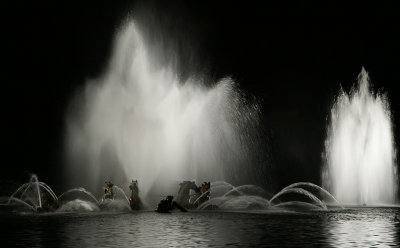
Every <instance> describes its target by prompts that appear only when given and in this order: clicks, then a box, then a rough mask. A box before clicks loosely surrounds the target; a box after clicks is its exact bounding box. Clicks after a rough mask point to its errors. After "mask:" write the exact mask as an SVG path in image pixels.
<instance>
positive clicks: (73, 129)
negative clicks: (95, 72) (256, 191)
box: [66, 21, 259, 200]
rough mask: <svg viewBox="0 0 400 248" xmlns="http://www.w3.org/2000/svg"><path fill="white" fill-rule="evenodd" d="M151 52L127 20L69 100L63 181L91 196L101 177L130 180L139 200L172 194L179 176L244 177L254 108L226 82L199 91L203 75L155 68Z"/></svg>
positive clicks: (203, 86) (255, 114) (165, 66)
mask: <svg viewBox="0 0 400 248" xmlns="http://www.w3.org/2000/svg"><path fill="white" fill-rule="evenodd" d="M153 46H157V44H155V45H154V44H152V45H150V44H149V43H148V42H146V39H145V38H144V37H143V36H142V34H141V32H140V29H139V28H138V26H137V24H136V23H135V22H134V21H129V22H127V24H126V25H125V26H124V27H123V28H121V30H120V32H119V33H118V35H117V38H116V43H115V47H114V52H113V55H112V58H111V62H110V64H109V65H108V67H107V69H106V71H105V73H104V74H103V75H102V76H100V77H99V78H98V79H96V80H91V81H88V82H87V85H86V87H85V88H84V89H83V90H82V92H81V93H80V94H79V95H78V96H77V98H76V99H75V101H73V103H72V105H71V111H70V112H69V114H68V117H67V120H68V121H67V140H66V148H67V149H66V152H67V158H68V164H69V165H68V170H69V173H70V174H69V178H71V180H74V181H76V182H79V181H81V182H83V181H84V182H85V183H87V184H86V185H85V187H88V188H89V189H91V190H94V189H98V188H99V187H100V185H101V184H102V182H103V180H104V178H109V179H110V180H112V181H122V180H125V181H126V177H128V178H130V177H134V178H137V179H138V180H139V181H140V183H141V191H140V194H141V197H143V198H144V200H146V195H150V194H151V195H157V196H159V195H166V194H168V192H171V191H173V189H174V185H175V182H177V181H180V180H182V178H191V179H194V180H196V181H209V180H227V178H228V177H229V176H228V174H229V175H234V177H236V176H237V175H239V174H242V175H243V171H245V170H246V168H247V167H248V165H249V164H250V163H251V161H250V159H251V156H250V153H252V152H254V150H256V148H255V147H252V148H251V149H250V143H251V142H254V139H253V136H252V135H253V134H254V133H255V128H254V126H255V125H257V122H258V114H259V109H258V106H257V105H256V104H249V103H247V102H246V100H244V98H243V96H242V94H241V93H240V91H239V90H237V88H236V85H235V82H234V81H233V80H232V79H230V78H224V79H221V80H220V81H218V82H215V83H214V85H213V86H206V85H210V83H209V82H206V77H205V76H204V75H193V76H191V77H189V78H187V79H181V78H180V77H179V72H177V71H176V70H175V69H174V67H173V66H172V64H173V62H174V61H171V64H168V62H166V64H163V65H160V63H161V62H160V61H162V60H161V59H157V58H158V55H157V54H155V52H154V51H155V50H156V51H159V50H160V49H154V47H153ZM163 52H164V53H168V52H170V51H166V50H165V51H163ZM164 55H168V56H166V57H169V58H171V60H172V58H174V57H176V56H178V55H177V54H175V53H171V54H164ZM121 175H122V176H121ZM233 179H235V178H233Z"/></svg>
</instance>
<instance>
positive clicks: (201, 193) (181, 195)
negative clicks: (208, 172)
mask: <svg viewBox="0 0 400 248" xmlns="http://www.w3.org/2000/svg"><path fill="white" fill-rule="evenodd" d="M179 185H180V188H179V191H178V197H177V199H176V202H178V203H179V204H180V205H181V206H183V207H185V208H196V207H198V206H200V205H201V204H202V203H203V202H205V201H207V200H209V198H210V187H211V184H210V182H204V183H203V184H202V185H201V186H200V187H197V185H196V183H195V182H193V181H183V182H182V183H180V184H179ZM190 190H193V191H194V194H192V195H190Z"/></svg>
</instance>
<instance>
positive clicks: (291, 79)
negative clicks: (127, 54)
mask: <svg viewBox="0 0 400 248" xmlns="http://www.w3.org/2000/svg"><path fill="white" fill-rule="evenodd" d="M82 2H83V1H82ZM399 10H400V9H399V8H397V6H393V5H391V4H387V3H377V4H373V5H372V4H370V5H361V4H360V5H356V4H354V5H353V6H350V5H348V4H347V5H340V4H337V3H332V4H328V3H325V4H324V5H323V6H322V5H317V6H316V5H313V4H308V3H304V2H302V1H299V3H297V4H289V3H282V4H276V3H275V4H267V3H265V2H264V3H261V2H255V3H247V1H246V3H245V2H243V3H239V2H232V1H220V2H218V3H214V2H213V1H210V2H203V1H159V2H157V1H143V2H138V1H134V2H131V1H106V0H104V1H95V2H87V1H85V3H81V2H73V1H68V2H67V3H60V2H58V1H54V2H53V3H44V2H39V3H37V2H35V3H34V2H31V3H24V2H17V3H14V4H13V5H12V6H7V5H4V6H2V10H1V11H2V35H1V37H2V38H1V40H2V45H1V48H2V60H3V65H2V67H1V68H2V77H1V80H2V91H1V98H0V99H1V116H2V120H3V121H2V125H1V132H2V138H1V143H2V147H1V154H2V166H1V167H2V172H3V173H2V175H1V177H0V179H8V180H16V181H24V180H27V177H28V175H29V173H37V174H38V175H39V177H40V179H41V180H42V181H45V182H47V183H48V184H49V185H50V186H51V187H52V188H55V190H56V192H60V191H61V190H65V189H64V188H63V185H64V182H65V180H68V178H65V176H64V173H63V168H64V162H63V161H64V159H63V156H64V143H63V142H64V136H63V135H64V130H65V117H66V116H65V114H66V110H67V108H68V104H69V103H70V100H71V98H72V97H73V96H74V94H75V93H76V92H77V91H78V90H79V89H80V87H81V86H83V85H84V84H85V81H86V79H89V78H95V77H96V76H98V75H99V74H100V73H101V72H102V70H103V69H104V67H105V65H106V64H107V60H108V58H109V56H110V52H111V47H112V41H113V35H114V33H115V31H116V29H117V28H118V27H119V26H120V24H121V22H123V21H124V20H125V19H126V16H127V15H128V14H130V15H131V16H133V17H134V18H135V19H136V20H137V21H138V22H139V23H140V25H141V27H142V28H144V29H146V30H147V32H148V33H149V37H153V38H157V37H164V38H165V39H166V40H168V42H169V43H168V44H167V45H168V46H172V47H173V48H174V49H175V50H176V52H178V54H179V55H180V57H179V58H180V60H179V62H180V63H178V66H179V68H180V73H181V74H182V77H185V76H188V75H190V74H191V73H194V72H195V71H206V72H207V74H208V75H210V77H211V78H213V79H215V80H217V79H218V78H221V77H224V76H227V75H229V76H231V77H233V78H234V79H235V80H236V82H237V83H238V84H239V87H240V88H241V89H242V90H243V91H244V92H245V93H246V94H247V96H248V97H249V98H252V97H254V98H256V99H257V101H258V102H259V103H260V106H261V109H262V126H263V128H262V129H263V130H260V133H262V134H263V136H264V139H265V152H268V154H269V155H268V160H267V161H265V163H266V164H267V163H268V164H269V165H270V166H271V167H272V168H273V169H272V170H271V176H272V177H273V178H274V181H275V185H274V187H283V186H285V185H287V184H289V183H291V182H295V181H312V182H314V183H317V184H320V183H321V182H320V168H321V163H322V159H321V153H322V151H323V145H324V140H325V137H326V125H327V123H328V120H327V118H328V116H329V111H330V108H331V106H332V103H333V101H334V98H335V95H336V94H337V93H338V91H339V89H340V85H341V86H342V87H343V88H344V90H346V91H348V90H349V89H350V88H351V86H352V85H353V84H354V83H355V81H356V78H357V75H358V73H359V72H360V71H361V67H362V66H364V67H365V68H366V70H367V71H368V72H369V73H370V77H371V79H372V83H373V88H374V89H375V90H376V91H382V92H387V96H388V98H389V100H390V104H391V110H392V113H393V124H394V135H395V139H396V142H397V143H399V142H398V140H399V135H398V133H399V128H400V127H399V123H400V119H399V118H400V102H399V98H398V90H397V83H398V82H399V77H398V70H399V65H400V62H399V58H400V56H399V55H400V48H399V44H400V38H399V34H400V29H399V24H398V23H400V22H399V20H398V19H399V18H398V16H396V15H397V13H398V12H399ZM189 47H190V51H191V52H190V54H189V53H187V52H186V51H188V49H186V48H189Z"/></svg>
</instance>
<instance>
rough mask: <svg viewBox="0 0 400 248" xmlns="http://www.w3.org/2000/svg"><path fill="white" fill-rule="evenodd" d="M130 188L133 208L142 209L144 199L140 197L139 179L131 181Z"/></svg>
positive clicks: (130, 201)
mask: <svg viewBox="0 0 400 248" xmlns="http://www.w3.org/2000/svg"><path fill="white" fill-rule="evenodd" d="M129 189H130V190H131V192H132V193H131V197H129V205H130V206H131V209H132V210H140V209H141V208H142V201H141V200H140V198H139V186H138V181H137V180H135V181H133V180H132V182H131V184H130V185H129Z"/></svg>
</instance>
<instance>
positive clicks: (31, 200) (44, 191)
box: [7, 174, 58, 210]
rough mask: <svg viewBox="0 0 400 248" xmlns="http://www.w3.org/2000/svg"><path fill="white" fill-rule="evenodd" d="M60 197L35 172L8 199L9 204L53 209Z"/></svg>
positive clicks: (36, 208) (29, 207)
mask: <svg viewBox="0 0 400 248" xmlns="http://www.w3.org/2000/svg"><path fill="white" fill-rule="evenodd" d="M57 201H58V198H57V196H56V194H55V193H54V192H53V190H52V189H51V188H50V187H49V186H48V185H47V184H45V183H43V182H40V181H39V180H38V178H37V176H36V175H35V174H33V175H32V176H31V178H30V180H29V182H28V183H25V184H23V185H22V186H21V187H19V188H18V189H17V190H16V191H15V192H14V193H13V194H12V195H11V196H10V197H9V199H8V202H7V204H8V205H21V206H24V207H28V209H32V210H42V209H45V210H47V209H52V208H54V207H56V206H55V205H56V204H57Z"/></svg>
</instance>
